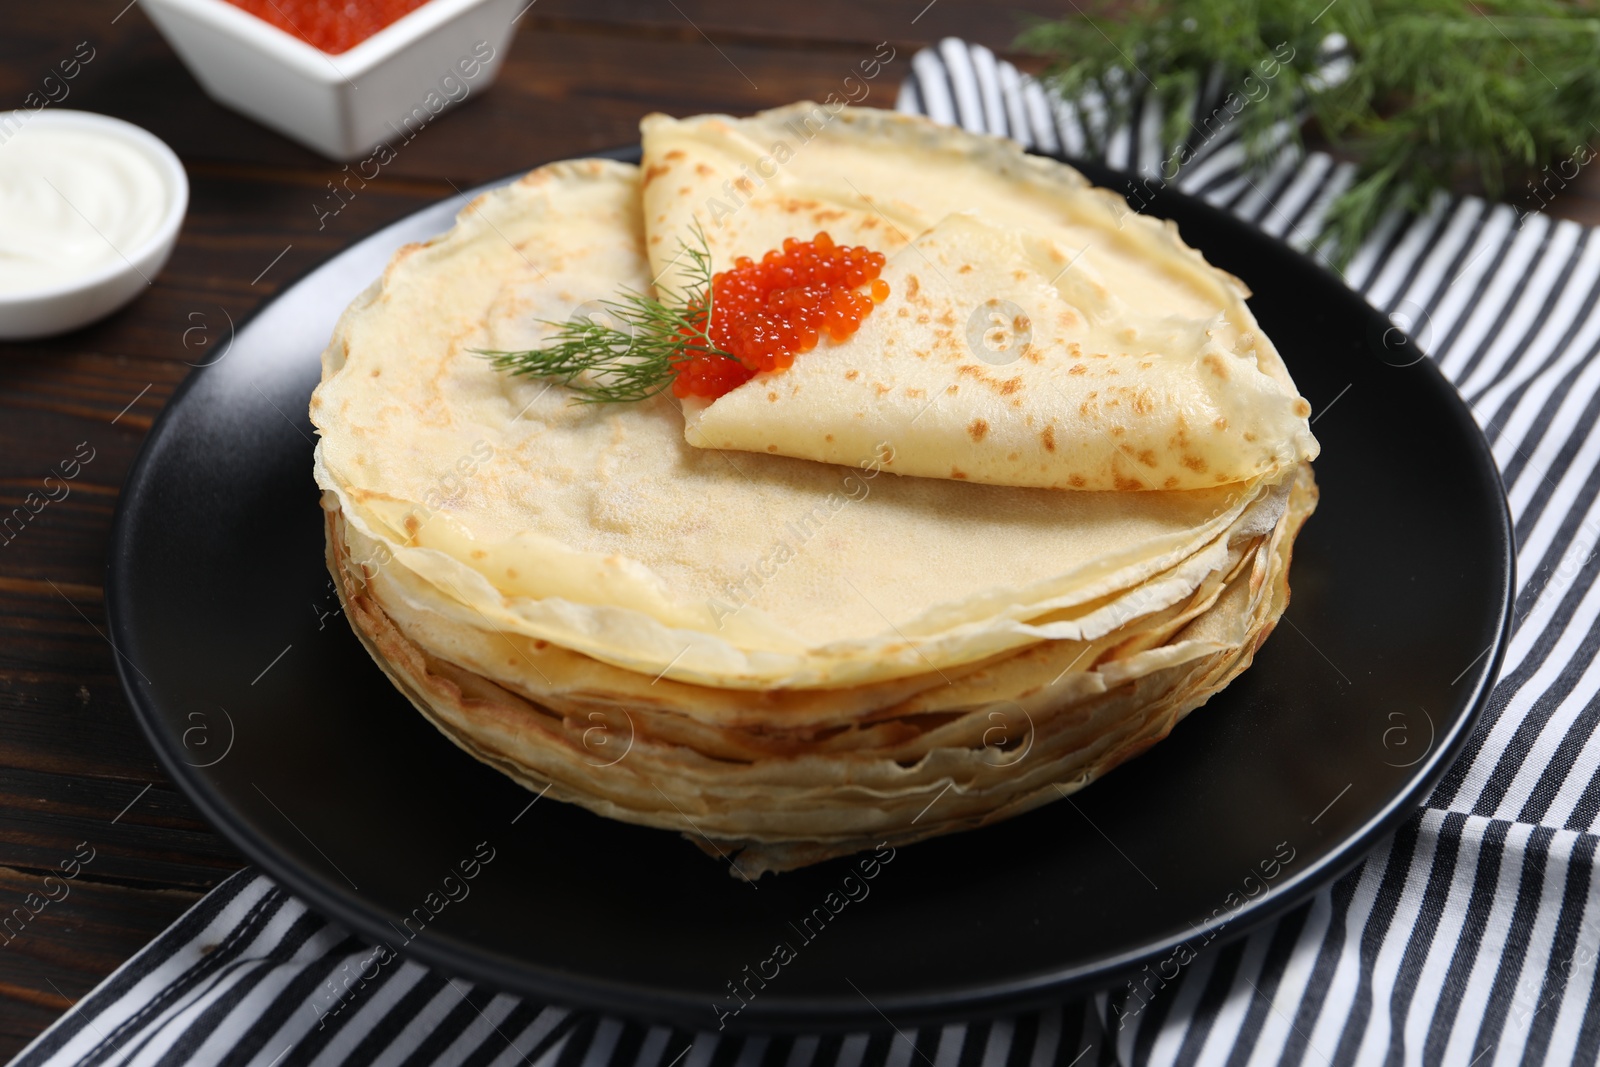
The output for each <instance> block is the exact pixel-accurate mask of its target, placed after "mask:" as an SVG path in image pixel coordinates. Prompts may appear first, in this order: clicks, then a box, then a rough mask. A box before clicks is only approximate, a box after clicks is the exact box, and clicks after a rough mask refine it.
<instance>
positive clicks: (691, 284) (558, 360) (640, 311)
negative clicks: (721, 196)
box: [477, 222, 738, 404]
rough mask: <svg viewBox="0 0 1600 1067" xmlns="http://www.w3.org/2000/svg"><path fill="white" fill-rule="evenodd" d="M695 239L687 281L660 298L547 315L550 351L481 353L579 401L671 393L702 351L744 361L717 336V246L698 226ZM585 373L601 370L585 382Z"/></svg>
mask: <svg viewBox="0 0 1600 1067" xmlns="http://www.w3.org/2000/svg"><path fill="white" fill-rule="evenodd" d="M693 232H694V237H695V244H694V245H690V244H688V243H686V242H684V241H681V240H680V241H679V242H678V244H679V252H678V256H679V258H680V259H684V258H687V263H686V264H685V265H684V268H683V272H684V275H685V281H684V284H683V287H682V288H681V289H679V290H677V291H671V290H662V291H661V298H659V299H658V298H657V297H653V296H650V295H648V294H646V293H641V292H638V291H636V290H633V289H624V290H623V291H622V295H621V297H620V298H619V299H616V300H598V301H595V302H594V303H595V304H598V305H599V308H598V309H597V310H598V311H601V312H603V313H604V315H605V316H606V317H609V318H610V319H611V320H612V322H611V323H605V322H601V321H598V318H597V315H596V314H595V313H593V312H591V313H590V314H587V315H574V316H573V317H572V318H570V319H568V320H567V321H565V322H556V321H554V320H551V319H541V320H539V321H541V322H543V323H544V324H545V325H547V326H553V327H555V333H553V334H552V335H551V336H550V338H549V342H548V343H547V344H546V345H545V346H544V347H543V348H531V349H525V350H523V351H520V352H507V351H497V350H484V349H479V350H477V354H478V355H481V356H487V357H488V358H489V360H490V362H491V363H493V364H494V367H495V369H497V370H503V371H507V372H509V373H511V374H514V375H517V376H523V377H530V378H545V379H548V380H550V381H553V382H556V383H558V384H560V385H564V386H566V387H567V388H569V389H571V390H572V391H573V393H574V394H576V395H574V396H573V398H572V402H573V403H575V404H607V403H627V402H631V401H636V400H648V399H649V398H650V397H653V396H656V395H657V394H659V393H662V392H665V391H666V390H667V389H668V388H669V387H670V386H671V385H672V380H673V378H674V377H675V376H676V374H677V367H678V365H679V364H680V363H683V362H686V361H688V360H690V359H693V358H695V357H696V356H700V355H708V356H715V357H722V358H724V359H732V360H735V361H737V358H738V357H736V356H734V355H732V354H731V353H728V352H724V351H723V350H722V349H720V348H718V347H717V345H716V343H715V342H714V341H712V340H711V335H710V333H709V331H710V329H711V316H712V314H713V312H714V310H715V309H714V306H713V298H712V287H711V273H712V272H711V249H710V245H709V244H708V243H707V241H706V235H705V231H703V230H702V229H701V228H700V224H699V223H698V222H696V223H695V225H694V230H693ZM586 372H594V373H593V374H592V375H591V376H590V377H589V378H587V379H584V378H583V376H584V374H585V373H586Z"/></svg>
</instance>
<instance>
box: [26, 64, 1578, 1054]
mask: <svg viewBox="0 0 1600 1067" xmlns="http://www.w3.org/2000/svg"><path fill="white" fill-rule="evenodd" d="M912 70H913V73H912V75H911V77H910V78H909V79H908V80H907V81H906V83H905V84H904V86H903V87H902V89H901V93H900V99H899V104H898V106H899V108H900V109H901V110H903V111H918V112H924V113H926V114H928V115H931V116H932V117H933V118H935V119H937V120H939V121H941V122H946V123H956V124H959V125H962V126H964V127H966V128H968V129H972V130H982V131H989V132H993V133H999V134H1004V135H1006V136H1010V137H1014V138H1016V139H1017V140H1019V141H1021V142H1023V143H1024V144H1026V145H1031V146H1036V147H1039V148H1042V149H1050V150H1061V151H1065V152H1067V153H1069V154H1071V153H1083V152H1085V151H1086V149H1087V144H1086V141H1085V137H1084V127H1083V122H1084V121H1088V120H1091V119H1092V111H1091V110H1090V109H1087V108H1086V110H1085V112H1084V113H1080V112H1079V111H1078V110H1077V109H1075V108H1073V107H1069V106H1066V105H1063V104H1061V103H1059V102H1056V101H1053V100H1052V99H1051V98H1050V97H1049V96H1048V95H1047V94H1046V92H1045V91H1044V89H1043V88H1042V87H1041V86H1040V85H1038V84H1037V83H1035V82H1034V81H1032V80H1031V79H1029V78H1027V77H1026V76H1022V75H1019V73H1018V72H1017V70H1016V69H1015V68H1014V67H1012V66H1011V65H1009V64H1007V63H1004V62H1001V61H998V60H997V59H996V58H995V56H994V55H993V54H992V53H991V52H989V51H988V50H987V49H984V48H981V47H977V46H969V45H967V44H965V43H963V42H961V41H956V40H947V41H944V42H943V43H941V44H940V45H939V46H938V47H937V48H936V49H929V50H926V51H924V52H922V53H920V54H918V55H917V56H916V57H915V58H914V59H913V62H912ZM1140 114H1141V116H1142V117H1141V119H1140V121H1138V122H1137V123H1135V124H1134V126H1133V128H1130V129H1127V130H1123V131H1120V132H1119V133H1118V135H1117V136H1116V137H1115V138H1113V139H1112V141H1111V143H1110V145H1109V151H1108V153H1107V159H1108V162H1110V163H1111V165H1113V166H1115V167H1118V168H1121V169H1124V170H1128V171H1133V172H1137V173H1140V174H1144V175H1150V176H1154V175H1157V174H1159V173H1161V171H1162V170H1163V169H1166V170H1167V172H1168V173H1169V174H1170V173H1171V167H1170V166H1169V165H1168V161H1169V160H1173V159H1176V158H1186V159H1187V162H1186V163H1185V165H1184V166H1183V168H1182V170H1181V172H1180V173H1179V174H1178V177H1177V180H1176V185H1177V186H1178V187H1179V188H1181V189H1183V190H1184V191H1186V192H1189V193H1192V194H1195V195H1197V196H1201V197H1204V198H1205V199H1207V200H1210V201H1211V202H1213V203H1215V204H1218V205H1221V206H1223V207H1225V208H1227V209H1229V210H1232V211H1234V212H1236V213H1237V214H1238V215H1240V216H1241V217H1243V218H1245V219H1248V220H1249V221H1251V222H1253V223H1255V224H1256V225H1258V226H1260V227H1262V228H1263V229H1265V230H1266V231H1268V232H1269V233H1272V234H1275V235H1277V236H1279V237H1283V238H1285V239H1287V240H1288V241H1289V242H1290V243H1292V244H1295V245H1297V246H1298V247H1300V248H1302V249H1309V248H1311V243H1312V242H1311V238H1310V236H1309V235H1312V234H1314V233H1315V232H1316V230H1317V223H1318V218H1319V215H1320V213H1321V211H1322V210H1323V208H1324V207H1325V205H1326V203H1327V202H1328V200H1329V198H1330V197H1332V196H1334V195H1336V194H1337V193H1338V191H1339V190H1341V189H1342V188H1344V187H1346V185H1347V184H1348V183H1349V182H1350V181H1351V179H1352V168H1351V167H1350V166H1349V165H1348V164H1341V163H1336V162H1335V161H1334V160H1333V159H1331V158H1329V157H1328V156H1326V155H1321V154H1311V155H1308V156H1296V155H1294V154H1292V153H1290V152H1288V151H1285V152H1284V154H1283V155H1282V156H1281V158H1280V159H1279V160H1278V162H1277V164H1276V165H1275V166H1274V167H1272V168H1271V169H1270V170H1269V171H1268V172H1267V173H1264V174H1263V173H1254V174H1246V173H1244V172H1243V171H1242V170H1241V165H1242V162H1243V152H1242V150H1241V148H1240V146H1239V145H1238V144H1237V143H1236V141H1235V139H1234V137H1233V136H1232V135H1231V133H1230V131H1229V129H1228V128H1227V127H1226V126H1223V127H1222V128H1221V129H1216V128H1215V127H1216V125H1217V124H1216V123H1205V122H1201V123H1197V132H1196V134H1195V135H1194V139H1193V140H1192V141H1191V142H1190V143H1189V144H1188V145H1187V147H1188V148H1189V149H1190V151H1186V152H1184V153H1183V154H1182V156H1181V157H1175V156H1174V155H1173V146H1167V145H1163V144H1162V143H1161V142H1160V137H1159V130H1160V122H1159V116H1158V115H1156V114H1155V113H1154V112H1153V110H1151V109H1149V108H1146V109H1144V110H1143V111H1141V112H1140ZM1209 114H1210V112H1209V111H1208V112H1207V116H1208V115H1209ZM1207 116H1199V117H1201V118H1205V117H1207ZM1531 206H1534V205H1526V204H1525V205H1522V206H1521V207H1517V206H1507V205H1501V206H1493V205H1490V204H1486V203H1485V202H1483V201H1481V200H1477V199H1473V198H1467V197H1445V196H1440V197H1439V198H1438V199H1436V200H1435V201H1434V202H1433V204H1432V205H1431V208H1430V210H1429V211H1428V212H1427V213H1426V214H1425V215H1422V216H1420V217H1411V216H1404V215H1402V214H1401V213H1399V212H1398V211H1396V212H1393V213H1391V214H1390V215H1389V216H1388V217H1386V218H1385V220H1384V222H1383V225H1382V227H1381V228H1380V229H1379V231H1378V232H1377V233H1376V234H1375V235H1374V236H1373V237H1372V239H1371V240H1370V241H1368V242H1367V244H1366V245H1365V246H1364V247H1363V248H1362V249H1361V250H1360V251H1359V253H1358V254H1357V255H1356V256H1355V258H1354V260H1353V261H1352V262H1351V264H1350V266H1349V267H1348V268H1347V269H1346V271H1345V272H1344V277H1345V280H1346V281H1347V282H1348V283H1349V284H1350V285H1351V286H1352V287H1353V288H1355V289H1357V290H1359V291H1360V292H1362V293H1363V294H1364V295H1365V296H1366V297H1367V299H1368V300H1369V301H1371V303H1372V304H1373V305H1375V306H1376V307H1378V308H1380V309H1381V310H1383V311H1385V312H1387V313H1389V314H1390V315H1391V316H1392V317H1393V318H1394V319H1395V320H1396V323H1397V325H1400V326H1402V327H1403V328H1405V329H1406V330H1408V331H1409V332H1410V333H1411V334H1412V335H1413V336H1414V337H1416V338H1417V340H1418V341H1419V342H1420V344H1421V347H1422V348H1424V349H1425V350H1427V351H1429V352H1431V353H1432V354H1433V356H1434V358H1435V359H1436V360H1437V361H1438V363H1439V365H1440V366H1441V368H1442V369H1443V370H1444V372H1445V373H1446V374H1447V375H1448V376H1449V377H1450V378H1451V379H1452V380H1453V381H1454V382H1455V383H1456V385H1457V387H1458V388H1459V389H1460V390H1461V392H1462V395H1463V396H1465V397H1466V398H1467V400H1468V401H1469V403H1470V404H1471V405H1472V408H1473V410H1474V411H1475V412H1476V414H1477V418H1478V421H1479V423H1480V424H1481V425H1482V426H1483V427H1484V430H1485V432H1486V433H1487V434H1488V436H1489V439H1490V441H1491V442H1492V443H1493V445H1494V453H1495V457H1496V458H1497V460H1498V461H1499V463H1500V465H1501V469H1502V470H1503V472H1504V474H1505V480H1506V486H1507V489H1508V491H1509V493H1510V496H1511V509H1512V512H1513V514H1514V516H1515V521H1516V538H1517V556H1518V559H1517V571H1518V574H1519V576H1520V580H1521V585H1520V587H1519V588H1518V591H1517V601H1516V629H1515V632H1514V636H1513V638H1512V641H1511V645H1510V648H1509V651H1508V653H1507V656H1506V661H1505V667H1504V674H1503V677H1502V679H1501V680H1500V682H1499V684H1498V685H1497V687H1496V688H1495V690H1494V693H1493V698H1492V700H1491V703H1490V706H1489V709H1488V712H1487V714H1486V715H1485V716H1484V718H1483V721H1482V723H1481V725H1480V726H1479V728H1478V730H1477V732H1476V733H1475V734H1474V735H1473V736H1472V738H1471V740H1470V742H1469V744H1468V746H1467V748H1466V750H1465V753H1464V755H1463V756H1462V757H1461V759H1460V760H1459V761H1458V762H1457V764H1456V765H1455V766H1454V768H1452V769H1451V771H1450V772H1449V774H1448V775H1447V777H1446V778H1445V779H1444V781H1443V782H1442V783H1441V784H1440V785H1439V787H1438V789H1437V790H1436V791H1435V792H1434V794H1433V796H1432V797H1430V798H1429V800H1428V803H1427V806H1426V807H1424V808H1423V809H1422V810H1420V811H1418V812H1417V813H1416V814H1415V815H1414V816H1413V817H1412V818H1411V819H1410V820H1409V821H1408V822H1406V823H1405V824H1404V825H1403V826H1402V828H1401V829H1400V830H1399V831H1398V832H1397V833H1396V834H1395V835H1394V837H1393V838H1392V839H1391V840H1389V841H1388V842H1386V843H1384V844H1383V845H1381V846H1380V847H1379V848H1378V849H1377V850H1376V851H1375V852H1374V853H1373V854H1372V855H1371V856H1370V857H1369V858H1368V859H1367V861H1366V863H1365V864H1364V865H1363V866H1362V867H1360V868H1359V869H1357V870H1355V871H1354V872H1352V873H1351V874H1349V875H1348V876H1346V877H1345V878H1343V879H1341V880H1339V881H1338V882H1336V883H1334V884H1333V885H1332V886H1330V887H1328V888H1326V889H1324V890H1323V891H1322V892H1320V893H1318V894H1317V895H1316V897H1315V898H1313V900H1312V901H1311V902H1310V903H1309V904H1307V905H1305V906H1302V907H1300V908H1298V909H1296V910H1294V911H1293V912H1291V913H1290V914H1288V915H1287V916H1286V917H1284V918H1282V919H1281V920H1279V921H1278V922H1276V923H1275V924H1273V925H1271V926H1268V927H1266V928H1263V929H1260V930H1258V931H1256V932H1255V933H1254V934H1252V935H1250V936H1248V937H1245V938H1242V939H1239V940H1235V941H1233V942H1231V943H1229V944H1226V945H1224V946H1221V947H1220V948H1217V949H1216V950H1214V951H1210V952H1206V953H1202V954H1200V956H1199V957H1198V958H1197V959H1196V960H1195V962H1194V963H1193V964H1191V965H1190V966H1189V967H1188V968H1186V969H1185V970H1184V971H1183V973H1182V976H1181V978H1179V979H1178V980H1177V981H1175V982H1172V983H1170V984H1169V985H1168V986H1167V987H1166V988H1165V989H1163V990H1161V991H1160V992H1159V993H1158V994H1156V995H1155V996H1153V997H1151V998H1150V999H1148V1000H1147V1001H1146V1000H1143V999H1141V1000H1140V1001H1139V1002H1138V1003H1134V1002H1132V1001H1131V1000H1130V999H1129V994H1128V991H1127V989H1126V988H1125V987H1124V988H1123V989H1121V990H1116V989H1114V990H1111V991H1109V992H1106V993H1102V994H1100V995H1099V996H1095V997H1091V998H1088V999H1085V1000H1079V1001H1073V1002H1070V1003H1066V1004H1063V1005H1060V1006H1058V1007H1055V1008H1052V1009H1050V1010H1047V1011H1044V1012H1040V1013H1032V1014H1028V1015H1023V1016H1018V1017H1016V1018H1010V1019H1003V1020H999V1021H994V1022H976V1023H972V1024H970V1025H969V1024H965V1023H961V1022H954V1023H950V1024H948V1025H945V1026H942V1027H940V1026H935V1027H924V1028H921V1029H917V1030H914V1031H905V1032H895V1031H885V1032H881V1033H863V1034H855V1035H849V1036H843V1037H840V1036H829V1037H781V1038H779V1037H775V1038H770V1039H769V1038H766V1037H739V1036H727V1035H719V1034H716V1033H691V1032H685V1031H679V1030H673V1029H670V1028H667V1027H660V1026H647V1025H644V1024H641V1023H635V1022H629V1021H626V1020H621V1019H615V1018H609V1017H605V1016H601V1015H597V1014H595V1013H592V1012H588V1011H571V1010H567V1009H563V1008H558V1007H551V1006H547V1005H541V1004H537V1003H530V1002H528V1001H526V1000H522V999H519V998H517V997H513V996H508V995H506V994H502V993H496V992H494V991H493V990H489V989H483V988H480V987H477V986H473V985H470V984H468V983H465V982H462V981H459V980H452V979H449V978H446V977H444V976H442V975H439V974H436V973H434V972H432V971H430V970H428V969H426V968H424V967H421V966H418V965H416V964H413V963H402V964H400V965H397V966H384V967H375V965H374V962H373V961H374V958H375V957H374V951H375V950H374V949H372V948H371V947H369V946H367V945H365V944H362V943H361V942H359V941H357V940H356V939H355V938H353V937H351V936H349V935H348V934H347V933H345V932H344V931H343V930H341V929H339V928H337V927H335V926H332V925H330V924H329V923H327V922H325V921H323V920H322V919H320V918H319V917H317V916H316V915H313V914H311V913H310V912H308V911H307V910H306V908H305V906H304V905H303V904H301V903H300V902H299V901H297V900H295V899H293V898H292V897H290V896H289V895H287V894H286V893H285V892H284V891H283V890H281V889H279V888H278V887H277V886H275V885H274V884H273V883H272V882H271V881H270V880H268V879H267V878H265V877H263V876H261V875H259V874H256V873H254V872H251V871H245V872H242V873H240V874H238V875H236V876H234V877H233V878H230V879H229V880H228V881H227V882H225V883H224V884H223V885H221V886H219V887H218V888H217V889H216V890H215V891H214V892H212V893H211V895H210V896H208V897H207V898H206V899H205V900H203V901H201V902H200V903H199V904H198V905H197V906H196V907H195V908H194V909H193V910H192V911H191V912H189V914H187V915H185V916H184V917H183V918H182V919H181V920H179V921H178V923H177V924H176V925H174V926H173V927H172V928H171V929H169V930H168V931H167V932H166V933H164V934H162V935H161V936H160V937H159V938H157V939H156V941H155V942H153V943H152V944H151V945H150V946H149V947H148V948H146V949H145V950H144V951H143V952H141V953H140V954H139V955H138V956H136V957H134V958H133V959H132V960H131V961H129V962H128V963H127V964H126V965H125V966H123V967H122V969H120V970H119V971H117V972H116V973H115V974H113V975H112V976H111V977H110V978H108V979H107V980H106V981H105V982H104V983H102V984H101V985H100V986H99V987H98V988H97V989H95V990H94V991H93V992H92V993H90V994H89V995H88V996H87V997H85V998H84V999H83V1000H82V1001H81V1002H80V1003H79V1004H78V1005H77V1006H76V1007H75V1008H74V1009H73V1010H72V1011H71V1012H70V1013H68V1014H67V1015H66V1016H65V1017H64V1018H62V1020H61V1021H60V1022H59V1023H57V1024H56V1026H55V1027H53V1028H52V1029H51V1030H50V1031H49V1032H48V1033H46V1034H45V1035H43V1036H42V1037H40V1038H39V1039H38V1040H37V1041H36V1042H34V1044H33V1045H31V1046H30V1047H29V1048H28V1049H27V1050H26V1051H25V1052H24V1053H23V1054H22V1056H21V1057H20V1059H19V1060H18V1061H17V1062H18V1063H21V1064H27V1065H42V1064H52V1065H62V1067H65V1065H67V1064H77V1063H91V1064H102V1063H103V1064H124V1063H130V1064H131V1063H134V1062H137V1063H139V1064H156V1063H160V1064H164V1065H166V1064H171V1065H176V1064H185V1063H204V1064H211V1063H226V1064H230V1065H240V1067H243V1065H246V1064H248V1065H252V1067H290V1065H295V1064H309V1063H313V1062H315V1063H317V1064H334V1063H361V1064H366V1063H382V1064H385V1065H389V1064H407V1065H421V1064H435V1063H437V1064H474V1065H480V1064H481V1065H487V1064H496V1065H500V1064H507V1065H509V1064H513V1063H523V1062H525V1063H530V1064H535V1065H538V1067H580V1065H581V1067H911V1065H912V1063H913V1061H914V1060H915V1061H916V1062H917V1064H918V1065H919V1067H924V1065H925V1067H1053V1065H1058V1067H1072V1065H1080V1064H1081V1065H1085V1067H1087V1065H1089V1064H1112V1063H1125V1064H1147V1063H1149V1064H1196V1063H1207V1064H1229V1065H1233V1064H1269V1063H1270V1064H1300V1063H1310V1064H1317V1063H1332V1064H1347V1063H1380V1062H1381V1063H1425V1064H1438V1063H1446V1064H1463V1065H1471V1067H1490V1065H1508V1064H1514V1063H1518V1064H1524V1065H1532V1064H1540V1063H1546V1062H1548V1063H1554V1064H1565V1063H1572V1062H1585V1063H1594V1062H1595V1061H1596V1059H1597V1056H1600V984H1597V983H1596V980H1595V978H1596V959H1597V957H1600V885H1596V884H1595V883H1594V882H1593V881H1592V877H1591V875H1592V872H1593V871H1594V869H1595V846H1596V843H1597V842H1600V837H1597V836H1596V834H1595V833H1594V832H1593V828H1594V824H1595V821H1596V818H1597V815H1600V773H1597V771H1600V737H1597V736H1596V734H1595V726H1596V724H1597V722H1600V664H1597V663H1596V652H1597V651H1600V587H1597V586H1596V584H1595V576H1596V572H1597V570H1600V553H1597V552H1596V540H1597V537H1600V511H1597V508H1596V496H1597V494H1600V464H1597V462H1596V461H1597V459H1600V433H1597V432H1596V431H1595V424H1596V416H1597V415H1600V360H1596V359H1595V358H1594V356H1595V353H1596V348H1597V346H1600V310H1597V308H1596V297H1597V296H1600V241H1597V240H1595V239H1594V231H1593V230H1590V229H1587V228H1585V227H1582V226H1579V225H1576V224H1574V223H1571V222H1562V221H1556V220H1554V219H1551V218H1549V217H1548V216H1545V215H1542V214H1539V213H1538V212H1536V211H1530V210H1528V208H1529V207H1531ZM372 970H376V971H377V975H376V977H375V978H374V979H373V980H372V981H371V982H370V983H369V984H368V986H367V988H366V989H365V990H364V992H363V994H362V996H361V997H360V998H358V999H355V1000H354V1001H353V1002H348V1003H345V1004H344V1005H343V1006H342V1007H341V1005H340V1002H339V1001H338V1000H337V999H336V997H335V996H334V995H333V994H332V993H331V992H330V991H331V990H333V989H335V984H334V983H338V982H340V981H341V976H343V975H348V974H360V973H362V972H363V971H368V972H369V973H370V971H372Z"/></svg>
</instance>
